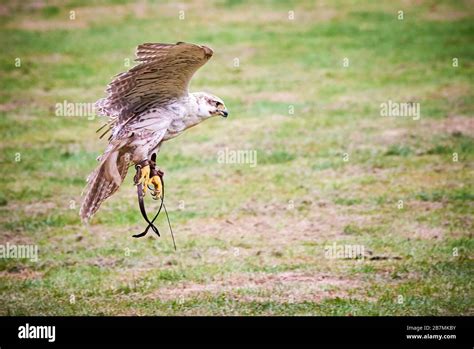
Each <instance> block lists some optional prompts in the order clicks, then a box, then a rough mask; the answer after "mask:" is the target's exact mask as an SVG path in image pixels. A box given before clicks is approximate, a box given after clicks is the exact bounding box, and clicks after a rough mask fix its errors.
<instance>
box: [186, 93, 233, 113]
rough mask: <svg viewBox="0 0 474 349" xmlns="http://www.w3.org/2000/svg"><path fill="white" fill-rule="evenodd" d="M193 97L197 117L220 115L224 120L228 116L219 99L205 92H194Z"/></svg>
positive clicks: (222, 102)
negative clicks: (195, 103) (196, 106)
mask: <svg viewBox="0 0 474 349" xmlns="http://www.w3.org/2000/svg"><path fill="white" fill-rule="evenodd" d="M193 95H194V96H195V97H196V101H197V105H198V116H199V117H201V118H209V117H211V116H217V115H220V116H223V117H225V118H226V117H227V116H228V115H229V112H228V111H227V108H226V106H225V104H224V101H223V100H222V99H220V98H219V97H217V96H214V95H211V94H210V93H206V92H196V93H193Z"/></svg>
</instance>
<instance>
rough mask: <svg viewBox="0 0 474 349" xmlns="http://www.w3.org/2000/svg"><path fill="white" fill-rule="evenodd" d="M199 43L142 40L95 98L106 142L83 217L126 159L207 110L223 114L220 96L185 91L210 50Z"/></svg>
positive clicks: (116, 179) (139, 157) (132, 160)
mask: <svg viewBox="0 0 474 349" xmlns="http://www.w3.org/2000/svg"><path fill="white" fill-rule="evenodd" d="M212 54H213V51H212V50H211V49H210V48H208V47H206V46H201V45H194V44H187V43H183V42H179V43H177V44H151V43H147V44H142V45H140V46H138V48H137V53H136V56H137V59H136V61H137V62H139V64H138V65H136V66H135V67H133V68H131V69H130V70H129V71H127V72H124V73H121V74H118V75H117V76H116V77H115V78H114V80H113V81H112V82H111V83H110V84H109V85H108V87H107V90H106V92H107V97H106V98H103V99H100V100H99V101H97V103H96V109H97V111H98V112H99V113H100V114H101V115H104V116H108V117H109V121H108V126H109V128H108V130H107V132H108V131H111V135H110V137H109V145H108V147H107V149H106V150H105V152H104V153H103V154H102V155H101V156H100V157H99V158H98V160H99V166H98V167H97V168H96V169H95V170H94V171H93V172H92V173H91V174H90V175H89V177H88V179H87V186H86V188H85V194H84V200H83V203H82V206H81V210H80V216H81V218H82V219H83V220H84V221H87V220H89V219H90V217H91V216H92V215H93V214H94V213H95V212H96V211H97V210H98V209H99V207H100V205H101V203H102V202H103V201H104V200H105V199H107V198H108V197H110V196H111V195H112V194H114V193H115V192H116V191H117V190H118V188H119V187H120V185H121V183H122V182H123V180H124V178H125V176H126V175H127V169H128V167H129V166H130V165H133V164H136V163H139V162H140V161H143V160H146V159H149V158H150V157H151V154H152V153H153V152H158V151H159V149H160V146H161V143H162V142H164V141H166V140H168V139H171V138H174V137H176V136H178V135H179V134H181V133H182V132H183V131H184V130H186V129H187V128H189V127H192V126H195V125H197V124H198V123H200V122H201V121H203V120H205V119H208V118H209V117H211V116H215V115H223V116H227V110H226V109H225V106H224V102H223V101H222V100H221V99H219V98H218V97H216V96H213V95H211V94H208V93H204V92H197V93H188V85H189V82H190V80H191V78H192V76H193V75H194V73H195V72H196V71H197V70H198V69H199V68H200V67H201V66H203V65H204V64H205V63H206V62H207V61H208V60H209V59H210V58H211V56H212Z"/></svg>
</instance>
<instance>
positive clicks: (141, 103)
mask: <svg viewBox="0 0 474 349" xmlns="http://www.w3.org/2000/svg"><path fill="white" fill-rule="evenodd" d="M212 54H213V52H212V50H211V49H210V48H208V47H206V46H200V45H194V44H188V43H183V42H180V43H177V44H159V43H145V44H142V45H140V46H138V48H137V51H136V57H137V58H136V61H137V62H139V64H138V65H136V66H135V67H133V68H131V69H130V70H129V71H127V72H124V73H120V74H118V75H116V76H115V78H114V79H113V80H112V82H111V83H110V84H109V85H108V87H107V90H106V93H107V97H106V98H103V99H101V100H99V101H97V103H96V108H97V110H98V112H99V113H100V114H102V115H105V116H109V117H111V119H112V122H113V123H114V124H122V123H123V122H124V121H125V120H128V119H129V118H130V117H131V116H133V115H134V114H137V112H139V111H143V110H144V108H143V107H149V106H150V105H151V104H154V105H161V104H166V103H168V102H171V101H173V100H174V99H176V98H179V97H181V96H185V95H186V94H187V93H188V86H189V82H190V81H191V79H192V77H193V75H194V73H195V72H196V71H197V70H198V69H199V68H200V67H201V66H203V65H204V64H205V63H206V62H207V61H208V60H209V59H210V58H211V57H212Z"/></svg>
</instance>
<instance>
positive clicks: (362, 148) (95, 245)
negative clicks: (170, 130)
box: [0, 0, 474, 315]
mask: <svg viewBox="0 0 474 349" xmlns="http://www.w3.org/2000/svg"><path fill="white" fill-rule="evenodd" d="M258 3H259V4H258V5H257V4H254V2H250V1H249V2H247V1H237V0H232V1H231V0H227V1H210V2H206V1H203V0H201V1H189V2H187V1H186V2H182V3H181V4H180V5H173V4H161V3H160V2H151V1H150V2H145V1H143V2H139V3H135V4H130V3H126V2H123V1H98V2H94V4H89V3H87V2H84V1H79V0H75V1H74V0H73V1H65V2H63V1H51V2H48V3H43V2H42V1H32V2H29V1H27V2H15V1H13V2H11V1H8V2H2V3H1V5H0V45H1V47H3V50H2V53H1V54H0V77H1V79H0V81H1V90H0V115H1V118H0V126H1V127H0V137H1V140H0V147H1V153H0V163H1V167H0V169H1V172H0V174H1V176H0V231H1V233H0V243H1V244H3V245H6V244H7V243H8V244H10V245H25V244H28V245H29V244H32V245H38V246H39V260H38V261H37V262H34V261H30V260H27V259H12V258H2V259H0V315H87V314H92V315H223V314H224V315H457V314H461V315H473V314H474V292H473V283H472V280H473V279H474V266H473V253H474V244H473V239H472V232H473V226H474V222H473V219H474V218H473V212H474V209H473V206H474V205H473V202H474V190H473V187H474V180H473V179H474V171H473V169H474V162H473V160H474V140H473V137H474V121H473V120H474V119H473V112H474V98H473V73H474V45H473V41H474V21H473V19H474V12H473V8H474V6H473V3H472V1H429V0H427V1H421V0H420V1H400V2H396V1H362V0H361V1H317V2H314V1H274V2H272V1H262V2H258ZM70 11H74V12H72V13H71V12H70ZM181 11H183V12H181ZM290 11H293V12H290ZM399 11H403V13H400V12H399ZM71 15H72V17H74V19H70V18H71ZM293 15H294V19H292V18H293V17H292V16H293ZM183 16H184V18H183ZM402 16H403V18H401V17H402ZM176 41H188V42H193V43H200V44H206V45H208V46H210V47H212V48H213V49H214V51H215V54H214V57H213V58H212V60H211V61H210V62H209V63H208V64H207V65H206V66H204V67H203V68H202V69H201V70H200V71H199V72H198V73H197V75H196V77H195V80H194V81H193V84H192V86H191V90H192V91H200V90H205V91H209V92H212V93H214V94H216V95H218V96H220V97H221V98H222V99H223V100H224V101H225V102H226V105H227V107H228V109H229V111H230V116H229V118H227V119H217V118H215V119H211V120H208V121H206V122H205V123H203V124H202V125H199V126H197V127H195V128H193V129H190V130H188V131H187V132H186V133H184V134H183V135H182V136H180V137H178V138H176V139H174V140H172V141H170V142H168V143H167V144H165V145H164V146H163V148H162V150H161V153H160V156H159V159H158V164H159V166H160V167H161V168H162V169H163V170H164V171H165V179H166V185H167V196H166V203H167V207H168V210H169V213H170V217H171V221H172V224H173V227H174V230H175V236H176V242H177V246H178V249H177V251H176V252H175V251H174V250H173V245H172V241H171V237H170V235H169V234H168V233H167V226H166V220H165V218H164V217H161V218H160V220H159V226H160V227H161V228H162V237H161V238H157V237H156V236H153V235H152V234H149V235H148V236H147V237H146V238H143V239H134V238H132V237H131V235H132V234H136V233H138V232H140V231H141V229H143V227H144V223H143V221H142V218H141V216H140V213H139V211H138V207H137V205H136V198H135V190H134V187H133V185H132V176H133V173H132V172H133V171H130V173H129V176H128V177H127V179H126V181H125V183H124V185H123V186H122V188H121V190H120V192H119V193H117V194H116V195H115V196H114V197H112V198H111V199H110V200H108V201H107V202H106V203H104V205H103V206H102V208H101V210H100V211H99V213H98V214H97V215H96V216H95V217H94V219H93V220H92V222H91V223H90V225H89V226H84V225H83V224H82V223H81V222H80V219H79V216H78V211H79V206H80V202H81V192H82V189H83V187H84V185H85V178H86V177H87V174H88V173H89V172H91V171H92V169H93V168H94V167H95V166H96V161H95V159H96V157H97V156H98V155H99V154H100V153H101V152H102V150H103V149H104V148H105V145H106V141H105V140H99V139H98V136H97V134H96V133H95V130H96V129H97V128H98V127H99V126H101V125H102V123H103V120H100V119H99V118H88V117H78V116H69V117H68V116H57V115H55V105H56V104H57V103H63V102H64V101H67V102H71V103H86V102H94V101H95V100H97V99H99V98H101V97H103V96H104V92H103V91H104V89H105V86H106V84H107V83H108V82H109V80H110V77H111V76H113V75H115V74H117V73H119V72H121V71H124V70H126V69H128V68H127V67H126V64H127V63H128V61H130V60H133V54H134V48H135V46H137V45H138V44H140V43H142V42H176ZM132 65H133V63H132ZM389 101H393V102H398V103H405V102H406V103H412V105H419V107H420V117H419V118H417V117H410V116H398V117H394V116H383V115H381V114H382V113H381V104H382V103H388V102H389ZM225 149H227V150H228V151H238V150H240V151H242V150H244V151H245V150H249V151H255V152H256V154H257V163H256V166H251V165H250V164H246V163H241V164H231V163H221V162H220V161H218V154H219V152H220V151H223V150H225ZM328 246H332V247H334V246H339V247H340V246H342V247H344V246H352V247H353V246H359V247H361V248H362V249H363V250H361V251H362V252H361V253H359V254H357V255H356V256H355V257H356V258H349V257H348V256H345V258H328V256H327V253H326V252H327V251H328V249H327V248H328ZM338 257H341V256H338ZM352 257H354V256H352Z"/></svg>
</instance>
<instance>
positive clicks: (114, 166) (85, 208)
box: [79, 150, 129, 222]
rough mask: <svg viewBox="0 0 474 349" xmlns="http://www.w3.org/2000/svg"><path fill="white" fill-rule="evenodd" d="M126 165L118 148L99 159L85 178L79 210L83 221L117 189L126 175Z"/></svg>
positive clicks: (124, 158)
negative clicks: (95, 166) (97, 163)
mask: <svg viewBox="0 0 474 349" xmlns="http://www.w3.org/2000/svg"><path fill="white" fill-rule="evenodd" d="M128 166H129V161H128V159H127V156H125V154H123V153H121V152H120V151H119V150H115V151H112V152H110V153H109V154H106V156H105V157H104V158H102V159H101V162H100V164H99V166H98V167H97V168H96V169H95V170H94V172H92V173H91V174H90V175H89V177H88V178H87V186H86V188H85V190H84V200H83V201H82V205H81V210H80V212H79V214H80V216H81V219H82V220H83V221H84V222H87V221H88V220H89V219H90V218H91V217H92V216H93V215H94V213H96V212H97V210H98V209H99V207H100V205H101V204H102V202H104V200H106V199H107V198H108V197H110V196H111V195H112V194H114V193H115V192H116V191H117V190H118V188H119V187H120V185H121V184H122V182H123V180H124V179H125V176H126V175H127V170H128Z"/></svg>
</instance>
